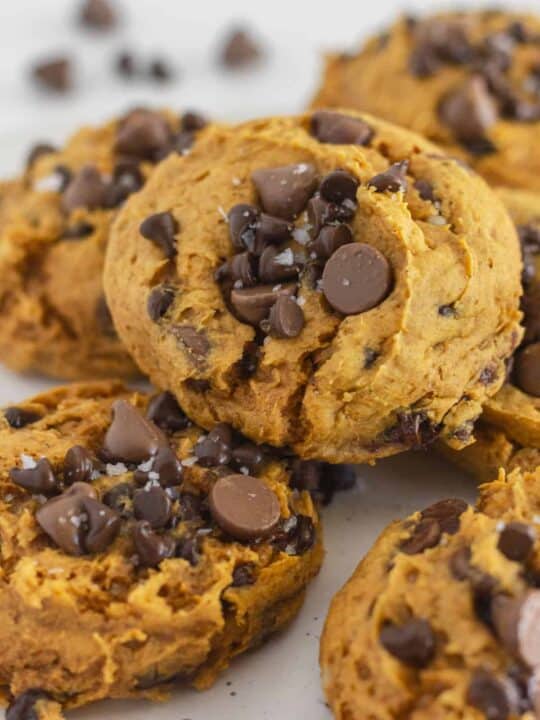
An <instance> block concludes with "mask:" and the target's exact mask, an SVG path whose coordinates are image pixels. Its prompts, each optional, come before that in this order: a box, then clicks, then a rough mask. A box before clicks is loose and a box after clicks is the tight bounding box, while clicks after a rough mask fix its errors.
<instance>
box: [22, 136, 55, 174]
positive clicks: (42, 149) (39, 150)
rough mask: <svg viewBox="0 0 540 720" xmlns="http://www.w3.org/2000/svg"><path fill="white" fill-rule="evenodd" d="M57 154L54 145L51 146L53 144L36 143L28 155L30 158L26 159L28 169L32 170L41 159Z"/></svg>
mask: <svg viewBox="0 0 540 720" xmlns="http://www.w3.org/2000/svg"><path fill="white" fill-rule="evenodd" d="M54 152H56V148H55V146H54V145H51V143H46V142H43V143H36V145H34V146H33V147H32V148H31V149H30V152H29V153H28V156H27V158H26V169H27V170H30V169H31V168H32V165H33V164H34V163H35V162H36V160H39V158H41V157H43V156H45V155H50V154H51V153H54Z"/></svg>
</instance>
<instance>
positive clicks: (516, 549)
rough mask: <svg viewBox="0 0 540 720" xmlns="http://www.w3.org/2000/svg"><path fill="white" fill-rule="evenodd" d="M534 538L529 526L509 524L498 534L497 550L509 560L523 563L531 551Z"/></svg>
mask: <svg viewBox="0 0 540 720" xmlns="http://www.w3.org/2000/svg"><path fill="white" fill-rule="evenodd" d="M534 538H535V533H534V530H533V528H532V527H530V526H529V525H525V523H522V522H509V523H506V524H505V526H504V528H503V529H502V530H501V531H500V533H499V542H498V543H497V548H498V549H499V550H500V552H502V554H503V555H504V556H505V557H507V558H508V559H509V560H513V561H515V562H525V560H527V558H528V557H529V555H530V553H531V551H532V549H533V546H534Z"/></svg>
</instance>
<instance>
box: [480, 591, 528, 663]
mask: <svg viewBox="0 0 540 720" xmlns="http://www.w3.org/2000/svg"><path fill="white" fill-rule="evenodd" d="M491 613H492V618H493V625H494V627H495V631H496V633H497V636H498V638H499V640H500V641H501V642H502V643H503V645H504V646H505V647H506V648H507V649H508V651H509V652H510V653H512V655H514V656H515V657H517V658H518V659H519V660H521V661H522V662H524V663H525V664H526V665H528V666H529V667H531V668H535V667H538V666H539V664H540V637H539V629H540V590H529V591H528V592H527V593H525V595H523V596H522V597H519V598H514V597H509V596H508V595H497V596H496V597H494V598H493V601H492V607H491Z"/></svg>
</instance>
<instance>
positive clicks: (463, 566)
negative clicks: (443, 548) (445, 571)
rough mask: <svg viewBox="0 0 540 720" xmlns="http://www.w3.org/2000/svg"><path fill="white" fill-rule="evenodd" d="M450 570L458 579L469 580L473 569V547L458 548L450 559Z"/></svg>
mask: <svg viewBox="0 0 540 720" xmlns="http://www.w3.org/2000/svg"><path fill="white" fill-rule="evenodd" d="M448 564H449V566H450V572H451V573H452V575H453V577H455V578H456V580H468V579H469V575H470V570H471V549H470V548H469V547H462V548H459V550H456V551H455V552H454V553H453V554H452V555H451V556H450V560H449V563H448Z"/></svg>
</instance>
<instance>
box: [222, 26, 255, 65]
mask: <svg viewBox="0 0 540 720" xmlns="http://www.w3.org/2000/svg"><path fill="white" fill-rule="evenodd" d="M262 54H263V53H262V49H261V48H260V47H259V44H258V43H257V42H256V40H255V39H254V38H253V37H252V35H251V34H250V33H249V32H248V31H247V30H244V29H242V28H235V29H234V30H232V31H231V32H230V33H229V34H228V35H227V37H226V39H225V42H224V44H223V48H222V50H221V55H220V59H221V62H222V63H223V65H225V67H228V68H234V69H236V68H240V67H245V66H247V65H252V64H253V63H255V62H257V61H258V60H260V59H261V57H262Z"/></svg>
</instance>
